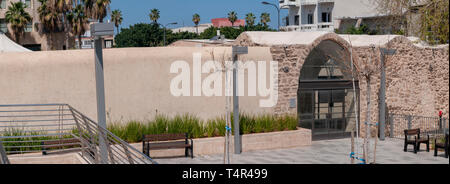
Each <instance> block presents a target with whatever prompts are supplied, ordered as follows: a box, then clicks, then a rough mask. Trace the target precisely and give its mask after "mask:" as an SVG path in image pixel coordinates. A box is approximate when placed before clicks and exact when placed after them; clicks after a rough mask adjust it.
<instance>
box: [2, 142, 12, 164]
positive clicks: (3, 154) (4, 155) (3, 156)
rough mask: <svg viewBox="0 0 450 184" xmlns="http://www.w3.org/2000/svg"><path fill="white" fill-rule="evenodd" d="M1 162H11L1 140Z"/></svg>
mask: <svg viewBox="0 0 450 184" xmlns="http://www.w3.org/2000/svg"><path fill="white" fill-rule="evenodd" d="M0 164H10V163H9V159H8V155H6V151H5V149H4V148H3V143H2V141H0Z"/></svg>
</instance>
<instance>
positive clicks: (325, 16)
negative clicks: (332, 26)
mask: <svg viewBox="0 0 450 184" xmlns="http://www.w3.org/2000/svg"><path fill="white" fill-rule="evenodd" d="M322 22H331V13H330V12H323V13H322Z"/></svg>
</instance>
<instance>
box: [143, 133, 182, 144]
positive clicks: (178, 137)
mask: <svg viewBox="0 0 450 184" xmlns="http://www.w3.org/2000/svg"><path fill="white" fill-rule="evenodd" d="M181 139H186V134H157V135H144V137H143V141H145V142H148V141H150V142H152V141H171V140H181Z"/></svg>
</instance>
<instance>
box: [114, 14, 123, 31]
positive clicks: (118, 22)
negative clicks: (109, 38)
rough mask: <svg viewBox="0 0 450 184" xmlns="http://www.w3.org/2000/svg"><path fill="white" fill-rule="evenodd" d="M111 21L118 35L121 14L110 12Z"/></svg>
mask: <svg viewBox="0 0 450 184" xmlns="http://www.w3.org/2000/svg"><path fill="white" fill-rule="evenodd" d="M111 20H112V21H113V22H114V25H115V26H116V28H117V33H119V25H120V24H122V21H123V17H122V12H121V11H120V10H114V11H112V13H111Z"/></svg>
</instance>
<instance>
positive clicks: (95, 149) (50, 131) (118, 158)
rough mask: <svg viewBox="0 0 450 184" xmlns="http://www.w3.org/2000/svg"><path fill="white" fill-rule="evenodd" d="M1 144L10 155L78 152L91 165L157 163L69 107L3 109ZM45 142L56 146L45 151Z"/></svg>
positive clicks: (26, 106)
mask: <svg viewBox="0 0 450 184" xmlns="http://www.w3.org/2000/svg"><path fill="white" fill-rule="evenodd" d="M69 139H70V140H74V139H75V140H77V144H75V145H74V144H73V143H69V144H67V143H64V140H69ZM0 141H2V142H3V148H4V150H5V154H7V155H11V154H26V153H39V152H42V151H44V150H45V151H46V152H49V153H52V154H53V153H54V154H59V153H67V152H78V154H79V155H80V156H81V158H83V159H84V161H86V162H87V163H90V164H154V163H156V162H154V161H153V160H152V159H151V158H150V157H148V156H146V155H145V154H143V153H142V152H141V151H139V150H137V149H136V148H134V147H133V146H131V145H130V144H128V143H127V142H125V141H123V140H122V139H120V138H119V137H117V136H116V135H114V134H113V133H111V132H110V131H108V130H107V129H105V128H103V127H100V126H98V124H97V123H95V122H94V121H92V120H91V119H89V118H88V117H86V116H85V115H83V114H82V113H80V112H79V111H77V110H76V109H74V108H73V107H71V106H70V105H67V104H27V105H0ZM44 142H56V143H57V144H56V145H54V144H53V145H52V146H51V147H52V149H49V148H47V149H44V148H45V147H46V146H45V145H44V144H43V143H44ZM58 142H59V143H58ZM101 148H102V149H101Z"/></svg>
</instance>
